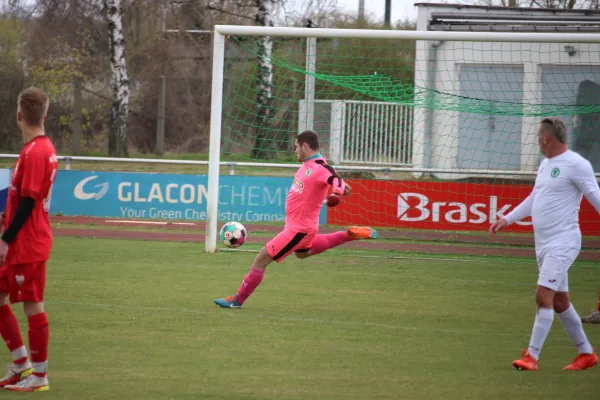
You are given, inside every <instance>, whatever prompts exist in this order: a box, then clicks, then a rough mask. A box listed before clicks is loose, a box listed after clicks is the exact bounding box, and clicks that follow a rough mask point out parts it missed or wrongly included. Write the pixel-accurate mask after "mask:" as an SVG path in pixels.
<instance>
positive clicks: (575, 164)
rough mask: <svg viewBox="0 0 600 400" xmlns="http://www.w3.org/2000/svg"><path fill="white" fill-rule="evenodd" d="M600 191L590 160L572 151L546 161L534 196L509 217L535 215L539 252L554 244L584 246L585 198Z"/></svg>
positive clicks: (509, 219)
mask: <svg viewBox="0 0 600 400" xmlns="http://www.w3.org/2000/svg"><path fill="white" fill-rule="evenodd" d="M596 191H600V188H599V187H598V182H597V181H596V178H595V177H594V171H593V169H592V166H591V164H590V163H589V161H587V160H586V159H585V158H583V157H581V156H580V155H579V154H577V153H575V152H574V151H571V150H568V151H566V152H565V153H562V154H560V155H558V156H556V157H552V158H546V159H544V160H543V161H542V163H541V164H540V167H539V169H538V173H537V177H536V179H535V186H534V188H533V191H532V193H531V195H530V196H529V197H528V198H527V199H526V200H525V201H523V203H521V204H520V205H519V206H518V207H517V208H516V209H515V210H514V211H513V212H511V213H510V214H508V215H507V216H506V220H507V222H508V223H509V224H511V223H513V222H515V221H517V220H520V219H522V218H525V217H527V216H529V215H531V217H532V220H533V230H534V237H535V247H536V250H537V251H538V252H539V251H540V250H542V249H544V248H546V247H550V246H563V247H575V248H581V230H580V229H579V207H580V205H581V199H582V197H583V195H586V196H589V195H590V194H592V193H593V192H596ZM594 195H595V196H596V197H597V196H598V193H595V194H594Z"/></svg>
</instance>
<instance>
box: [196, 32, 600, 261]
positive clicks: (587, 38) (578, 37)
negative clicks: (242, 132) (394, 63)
mask: <svg viewBox="0 0 600 400" xmlns="http://www.w3.org/2000/svg"><path fill="white" fill-rule="evenodd" d="M227 35H231V36H272V37H281V36H284V37H304V38H307V39H309V38H313V40H314V38H348V39H381V40H395V39H408V40H427V41H469V42H535V43H600V35H599V34H597V33H522V32H440V31H401V30H369V29H325V28H288V27H261V26H236V25H216V26H215V28H214V36H213V65H212V93H211V94H212V95H211V114H210V116H211V121H210V144H209V161H208V196H207V210H206V211H207V213H206V241H205V251H206V252H209V253H213V252H215V251H216V250H217V233H218V205H219V172H220V171H219V167H220V162H221V159H220V158H221V123H222V119H221V118H222V112H223V68H224V65H225V37H226V36H227ZM313 43H314V41H313ZM310 58H311V57H308V56H307V61H308V60H309V59H310ZM312 58H314V57H312ZM307 67H308V69H310V68H312V67H314V65H307ZM256 165H257V166H260V165H261V164H256ZM511 172H513V171H511Z"/></svg>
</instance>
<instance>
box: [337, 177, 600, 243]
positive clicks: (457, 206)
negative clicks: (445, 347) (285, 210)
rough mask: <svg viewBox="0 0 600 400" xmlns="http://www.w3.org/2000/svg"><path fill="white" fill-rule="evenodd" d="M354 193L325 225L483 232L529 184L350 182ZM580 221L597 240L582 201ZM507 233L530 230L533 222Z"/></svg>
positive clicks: (598, 227) (597, 223) (597, 221)
mask: <svg viewBox="0 0 600 400" xmlns="http://www.w3.org/2000/svg"><path fill="white" fill-rule="evenodd" d="M348 183H350V185H351V186H352V195H351V196H350V197H347V198H345V199H344V201H342V203H341V204H340V205H339V206H337V207H334V208H330V209H328V210H327V223H329V224H335V225H371V226H379V227H396V228H413V229H436V230H486V229H488V227H489V225H490V223H491V222H493V221H496V220H497V219H499V218H501V217H502V216H504V215H506V214H508V213H509V212H510V211H511V210H512V209H513V208H514V207H516V206H517V205H518V204H519V203H520V202H521V201H523V200H524V199H525V198H526V197H527V196H528V195H529V193H530V192H531V190H532V189H533V185H493V184H478V183H462V182H421V181H383V180H381V181H379V180H349V181H348ZM579 222H580V225H581V230H582V233H583V234H584V235H593V236H600V217H599V216H598V213H597V212H596V211H595V210H594V208H593V207H592V206H591V204H589V203H588V202H587V200H585V199H584V200H583V201H582V204H581V210H580V214H579ZM507 231H513V232H533V229H532V226H531V218H527V219H525V220H523V221H521V222H519V223H517V224H513V225H511V226H510V227H509V228H507Z"/></svg>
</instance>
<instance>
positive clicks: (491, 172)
mask: <svg viewBox="0 0 600 400" xmlns="http://www.w3.org/2000/svg"><path fill="white" fill-rule="evenodd" d="M18 157H19V155H18V154H8V153H0V159H2V158H12V159H16V158H18ZM57 158H58V160H59V161H64V162H65V169H67V170H70V169H71V162H73V161H82V162H111V163H138V164H144V163H145V164H167V165H208V163H209V162H208V161H202V160H174V159H164V158H117V157H85V156H58V157H57ZM219 164H220V166H225V167H229V175H235V167H251V168H283V169H298V168H299V166H300V165H299V163H296V164H288V163H256V162H246V161H220V162H219ZM333 167H334V168H335V169H336V170H337V171H350V172H383V173H390V172H406V173H411V174H412V173H419V174H455V175H478V176H493V177H500V176H507V177H515V176H536V175H537V171H514V170H500V169H456V168H455V169H443V168H415V167H410V166H407V167H391V166H376V167H375V166H359V165H333ZM595 176H596V178H598V179H600V172H598V173H596V174H595Z"/></svg>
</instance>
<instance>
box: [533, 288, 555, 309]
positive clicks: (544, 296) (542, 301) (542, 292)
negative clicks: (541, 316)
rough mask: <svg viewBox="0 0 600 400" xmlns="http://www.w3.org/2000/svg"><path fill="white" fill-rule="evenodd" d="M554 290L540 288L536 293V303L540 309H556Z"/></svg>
mask: <svg viewBox="0 0 600 400" xmlns="http://www.w3.org/2000/svg"><path fill="white" fill-rule="evenodd" d="M554 294H555V292H554V290H552V289H549V288H547V287H544V286H538V288H537V291H536V293H535V302H536V304H537V306H538V308H554Z"/></svg>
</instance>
